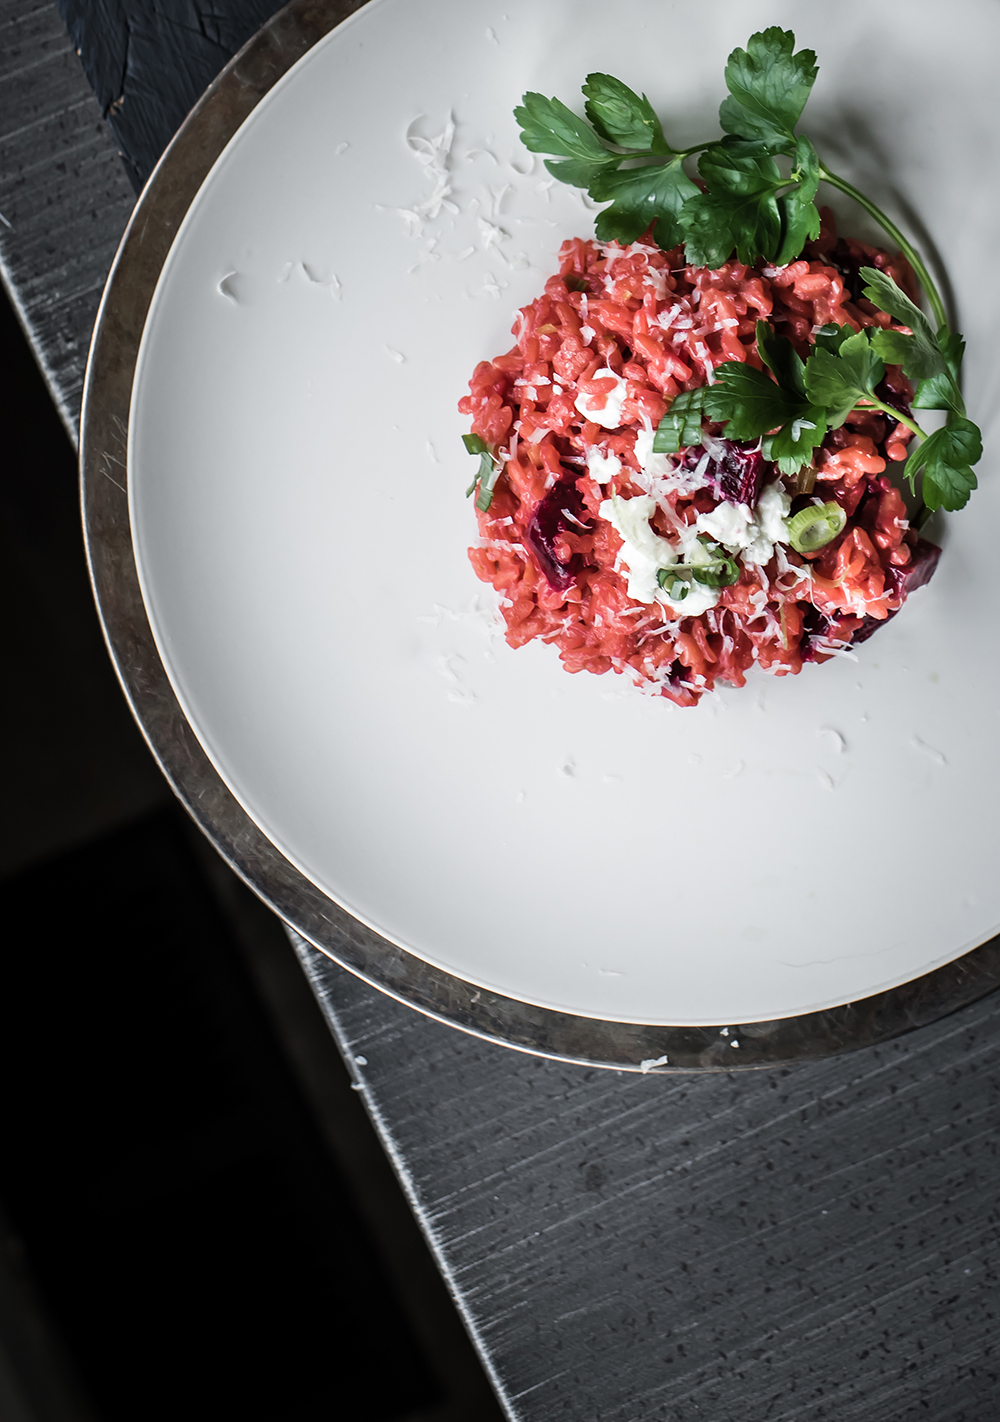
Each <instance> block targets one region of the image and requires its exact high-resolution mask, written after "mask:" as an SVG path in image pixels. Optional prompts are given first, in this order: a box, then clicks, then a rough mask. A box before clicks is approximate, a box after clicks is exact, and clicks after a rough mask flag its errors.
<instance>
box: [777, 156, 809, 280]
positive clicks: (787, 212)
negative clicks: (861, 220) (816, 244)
mask: <svg viewBox="0 0 1000 1422" xmlns="http://www.w3.org/2000/svg"><path fill="white" fill-rule="evenodd" d="M819 173H820V169H819V155H818V154H817V152H816V150H815V148H814V147H813V146H812V144H811V143H810V142H809V140H808V138H800V139H798V140H797V141H796V144H795V166H794V167H793V169H792V173H791V176H792V177H793V178H796V179H797V180H798V186H797V187H794V188H791V189H790V190H789V191H788V192H786V193H782V194H781V196H780V197H779V198H778V211H779V212H780V213H781V224H782V230H783V233H784V235H783V237H782V239H781V246H780V247H779V248H778V252H777V255H776V256H775V258H774V263H775V266H778V267H783V266H786V265H787V264H788V263H789V262H794V261H795V259H796V257H798V256H799V255H800V254H801V252H802V248H803V247H804V246H805V245H806V243H807V242H808V241H810V240H811V239H812V238H813V237H818V236H819V232H820V225H821V224H820V216H819V208H818V207H817V206H816V192H817V190H818V188H819Z"/></svg>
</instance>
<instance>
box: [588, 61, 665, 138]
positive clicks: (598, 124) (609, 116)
mask: <svg viewBox="0 0 1000 1422" xmlns="http://www.w3.org/2000/svg"><path fill="white" fill-rule="evenodd" d="M583 92H584V94H586V96H587V103H586V114H587V117H588V118H589V119H590V122H591V123H592V124H593V125H594V127H595V128H596V130H597V132H598V134H599V135H600V137H601V138H603V139H604V140H605V141H606V142H608V143H614V144H616V145H617V146H618V147H619V148H633V149H635V150H636V151H637V152H640V153H673V152H674V150H673V149H672V148H671V147H670V144H669V143H668V142H667V140H666V139H665V138H664V136H663V129H662V127H661V125H660V120H659V119H658V118H657V116H656V114H655V113H654V111H653V106H652V104H651V103H650V102H649V100H648V99H647V98H646V95H645V94H643V95H642V97H641V98H640V97H639V95H638V94H637V93H635V92H634V90H632V89H630V88H629V87H628V85H627V84H623V83H622V81H621V80H620V79H615V78H613V77H612V76H611V75H610V74H588V75H587V82H586V84H584V86H583Z"/></svg>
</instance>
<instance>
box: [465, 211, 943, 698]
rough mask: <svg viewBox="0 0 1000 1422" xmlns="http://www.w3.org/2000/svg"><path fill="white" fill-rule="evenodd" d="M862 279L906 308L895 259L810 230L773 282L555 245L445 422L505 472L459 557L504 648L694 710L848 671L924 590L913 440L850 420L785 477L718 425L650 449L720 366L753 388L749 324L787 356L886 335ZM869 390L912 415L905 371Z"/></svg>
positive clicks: (645, 255) (896, 428) (619, 251)
mask: <svg viewBox="0 0 1000 1422" xmlns="http://www.w3.org/2000/svg"><path fill="white" fill-rule="evenodd" d="M865 265H867V266H869V267H875V268H878V269H880V270H881V271H884V272H885V273H887V274H888V275H889V276H891V277H892V278H893V279H894V280H895V281H896V282H897V283H898V284H899V285H900V286H901V287H902V288H903V289H904V290H905V291H908V292H910V293H913V294H914V295H915V286H914V282H913V277H912V274H911V272H910V269H909V267H908V265H907V263H906V262H905V260H904V259H903V258H902V257H894V256H891V255H889V254H887V253H885V252H882V251H880V250H878V249H877V248H874V247H869V246H866V245H865V244H863V243H860V242H853V241H849V240H846V239H838V238H837V236H836V233H835V230H834V228H833V223H832V219H831V218H830V217H829V214H827V213H825V212H824V226H823V231H822V233H821V235H820V237H819V238H818V239H817V240H816V241H814V242H812V243H810V244H809V245H808V246H807V248H806V251H805V253H804V254H803V256H802V257H801V259H800V260H798V261H795V262H792V263H790V264H789V265H788V266H784V267H780V268H774V267H771V266H768V265H761V266H757V267H747V266H744V265H741V264H740V263H739V262H737V261H735V260H734V261H730V262H727V263H726V264H725V265H724V266H722V267H719V268H718V269H716V270H709V269H707V268H704V267H693V266H688V265H685V262H684V251H683V248H682V247H680V248H677V249H675V250H674V251H669V252H668V251H661V250H660V248H659V247H657V246H656V245H655V244H654V243H653V241H652V239H651V237H649V236H648V235H647V236H645V237H644V238H643V239H642V240H640V241H637V242H634V243H633V244H632V245H630V246H627V247H622V246H619V245H618V244H617V243H614V242H612V243H608V244H604V243H598V242H594V241H583V240H581V239H574V240H572V241H568V242H565V243H564V244H563V246H562V249H561V251H560V267H559V273H558V275H557V276H553V277H550V278H549V280H548V281H547V282H546V284H545V291H544V294H543V295H541V296H539V297H538V298H537V299H536V300H535V301H533V302H532V303H531V304H530V305H529V306H526V307H524V308H523V309H522V310H521V311H520V312H519V314H518V317H517V321H516V322H515V325H514V328H513V334H514V336H515V345H514V346H513V348H512V349H511V350H509V351H508V352H507V353H506V354H504V355H499V356H497V357H495V358H494V359H493V360H492V361H483V362H481V363H480V365H478V366H477V368H476V371H475V373H474V375H473V377H472V380H471V382H470V391H471V393H470V394H469V395H467V396H466V397H465V398H464V399H463V400H462V401H461V402H460V404H459V409H460V410H461V411H462V413H463V414H466V415H469V416H471V419H472V429H473V432H474V434H475V435H478V436H479V438H480V440H481V441H483V443H484V444H485V446H487V447H488V448H489V450H490V451H491V452H492V453H493V455H494V458H495V460H496V461H497V465H498V467H499V474H498V476H497V477H496V482H495V487H494V489H493V494H492V500H491V501H490V502H489V506H488V508H486V509H485V510H480V511H479V512H478V515H477V516H478V520H479V532H480V540H479V543H478V545H477V546H476V547H475V548H472V549H470V555H469V556H470V558H471V560H472V565H473V568H474V569H475V571H476V574H477V575H478V577H479V578H481V579H482V580H483V581H484V582H487V583H490V584H492V586H493V587H494V588H495V589H496V590H497V592H498V593H499V594H500V607H501V612H502V615H503V618H504V622H505V623H506V636H507V641H508V642H509V643H510V645H511V646H512V647H520V646H523V645H524V644H525V643H526V642H529V641H531V640H533V639H535V638H537V639H539V640H541V641H543V642H549V643H552V644H553V645H554V646H555V647H557V648H558V651H559V656H560V658H561V660H562V662H563V665H564V666H565V668H566V670H567V671H571V672H578V671H589V672H597V673H603V672H608V671H613V672H616V673H618V674H624V675H625V676H627V677H629V678H630V679H631V680H632V681H633V682H635V683H636V685H638V686H639V687H640V688H642V689H644V690H646V691H649V692H652V693H653V694H659V695H663V696H666V697H669V698H670V700H672V701H674V702H676V703H677V704H678V705H680V706H692V705H694V704H695V703H696V702H697V701H698V699H699V698H700V697H701V696H702V695H703V694H704V693H705V692H706V691H711V690H712V689H713V687H714V686H715V684H716V682H717V681H722V682H728V683H729V684H731V685H733V686H743V685H744V683H745V679H746V673H747V671H748V670H749V669H750V668H751V667H752V666H753V665H754V664H755V663H756V664H757V665H758V666H760V667H761V668H763V669H764V670H765V671H769V672H772V673H774V674H776V675H779V676H783V675H786V674H788V673H794V672H799V671H801V670H802V667H803V664H804V663H806V662H824V661H826V660H828V659H829V658H830V657H831V656H835V655H838V654H842V653H843V652H844V651H845V650H846V649H848V648H849V647H850V646H851V644H852V643H854V644H856V643H859V642H861V641H863V640H864V639H865V638H867V637H868V636H870V635H871V633H872V632H873V631H874V630H876V629H877V628H878V627H879V626H881V625H882V624H883V623H884V622H885V621H886V620H887V619H888V618H890V617H892V616H893V615H894V613H896V612H897V611H898V610H899V608H900V607H901V606H902V604H903V602H904V600H905V599H906V596H907V594H908V593H909V592H912V591H913V589H914V588H915V587H919V586H920V585H921V584H922V583H925V582H926V581H927V580H928V579H929V577H930V576H931V574H932V573H933V571H934V568H935V566H936V563H937V558H938V554H939V550H938V549H937V548H936V547H935V546H934V545H933V544H931V543H928V542H927V541H926V540H925V539H923V538H920V537H918V535H917V534H916V532H915V531H914V530H913V529H911V528H910V527H909V525H908V522H907V512H906V508H905V506H904V503H903V500H902V498H901V496H900V493H899V491H898V490H897V488H896V487H895V485H894V484H893V482H892V480H891V479H890V478H889V477H888V474H887V469H888V466H889V465H890V464H892V463H894V462H897V461H899V460H902V459H903V458H905V455H906V444H907V441H908V440H909V439H910V433H909V431H908V430H907V429H906V428H905V427H904V426H903V425H901V424H896V423H895V422H894V421H893V420H892V419H890V418H889V417H887V416H886V415H884V414H883V413H881V412H879V411H875V410H855V411H854V412H853V413H852V414H851V415H849V416H848V418H847V420H846V423H844V424H843V425H842V426H841V427H840V428H838V429H834V430H832V431H830V432H829V433H828V434H827V436H826V438H825V440H824V442H823V444H822V445H821V446H820V447H819V448H818V449H817V450H816V457H815V460H814V463H813V466H812V467H810V468H806V469H803V470H801V471H800V472H799V474H798V475H795V476H782V475H781V474H780V473H779V471H778V468H777V465H776V464H772V463H770V462H769V461H768V460H766V459H765V458H764V457H763V454H762V451H761V447H760V445H761V442H760V441H757V442H756V443H754V444H750V443H742V444H741V443H738V442H736V441H733V440H727V439H726V438H725V430H724V427H723V426H720V425H714V426H713V425H711V424H709V425H706V426H705V427H704V429H703V431H702V436H701V442H700V443H698V444H695V445H692V446H689V447H687V448H680V449H679V450H678V451H677V452H676V453H658V452H656V451H654V449H653V443H654V438H655V431H656V429H657V426H658V424H659V422H660V421H661V420H662V419H663V417H664V415H665V414H666V412H667V410H668V409H669V408H670V405H671V402H672V401H673V400H674V399H675V397H676V396H677V395H678V394H679V393H681V392H683V391H690V390H694V389H696V388H698V387H700V386H703V385H705V384H711V383H712V381H713V372H714V370H715V368H716V367H717V366H719V365H721V364H722V363H723V362H726V361H741V362H746V363H748V364H749V365H751V366H754V367H756V368H757V369H762V368H763V363H762V361H761V359H760V356H759V355H758V351H757V344H756V339H755V328H756V323H757V321H758V320H763V321H765V322H767V323H768V325H769V326H770V327H771V328H772V329H773V330H774V331H775V332H777V333H779V334H780V335H782V336H785V337H787V338H788V339H789V340H790V341H791V342H792V344H793V346H794V347H795V348H796V350H797V352H798V354H799V355H800V356H802V357H805V356H807V355H808V352H809V350H810V348H811V346H812V344H813V342H814V340H815V333H816V331H817V330H818V329H819V328H821V327H823V326H828V325H830V324H831V323H832V324H834V325H836V326H840V327H843V326H845V325H847V326H851V327H853V328H854V329H855V330H858V329H861V328H862V327H866V326H875V325H881V326H890V325H894V324H897V323H893V322H892V321H891V320H890V317H889V316H888V315H887V314H886V313H884V312H882V311H879V310H877V309H876V308H875V307H874V306H873V305H872V304H871V303H870V302H869V301H868V300H866V299H865V297H864V296H863V295H861V285H862V283H861V282H860V281H859V279H858V269H859V268H860V267H861V266H865ZM901 329H905V328H901ZM883 384H884V388H885V392H886V393H885V394H884V395H882V397H881V398H883V399H884V400H886V401H887V402H891V403H892V404H893V405H895V406H896V407H897V408H899V409H901V410H903V411H907V412H908V410H909V401H910V400H911V399H912V390H911V388H910V386H909V384H908V382H907V381H906V379H905V378H904V377H903V375H902V373H901V372H900V370H899V368H898V367H895V366H888V367H887V370H886V374H885V379H884V382H883ZM813 515H815V519H816V520H818V521H820V522H821V521H822V520H824V519H825V520H826V526H827V527H828V528H829V529H832V530H834V532H832V533H829V532H828V533H827V534H826V535H824V541H822V544H821V546H815V547H811V546H810V540H809V538H808V536H803V537H796V530H801V529H805V530H806V532H807V533H808V528H809V522H810V520H811V519H812V518H813ZM814 541H815V542H816V543H817V544H818V542H819V540H814ZM692 568H693V570H694V574H695V578H694V579H692V577H691V570H692ZM700 569H707V570H709V571H704V572H702V577H703V578H704V579H705V580H704V581H702V580H700V579H699V578H698V574H699V570H700ZM712 570H714V575H713V572H712ZM720 570H721V571H720Z"/></svg>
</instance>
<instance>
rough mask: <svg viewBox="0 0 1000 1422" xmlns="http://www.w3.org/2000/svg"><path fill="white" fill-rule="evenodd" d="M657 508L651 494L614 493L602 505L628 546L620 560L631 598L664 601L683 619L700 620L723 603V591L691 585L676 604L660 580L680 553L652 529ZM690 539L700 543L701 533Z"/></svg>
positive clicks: (604, 516) (608, 520)
mask: <svg viewBox="0 0 1000 1422" xmlns="http://www.w3.org/2000/svg"><path fill="white" fill-rule="evenodd" d="M655 509H656V500H655V499H653V498H651V497H650V496H649V495H648V494H639V495H637V496H636V497H635V498H632V499H623V498H621V497H620V496H619V495H617V494H613V495H612V496H611V498H610V499H605V500H604V502H603V503H602V504H601V507H600V509H599V513H600V515H601V518H603V519H605V520H606V521H607V522H608V523H610V525H611V527H612V528H613V529H614V530H615V532H616V533H617V534H618V535H619V537H620V538H621V539H622V541H623V543H624V547H623V548H622V550H621V553H620V554H619V555H618V556H619V561H620V562H621V563H622V564H623V565H624V566H625V567H626V568H627V569H628V595H629V597H631V598H634V599H635V601H636V602H660V603H663V604H664V606H666V607H669V608H670V609H671V610H672V611H674V612H676V613H677V614H678V615H679V616H681V617H697V616H698V615H699V614H700V613H702V612H707V611H708V609H709V608H710V607H714V606H715V604H716V603H717V602H718V601H719V589H718V588H710V587H707V586H706V585H705V584H704V583H699V582H694V581H692V582H689V583H686V584H685V586H686V587H687V589H688V592H687V596H686V597H684V598H679V599H678V600H677V601H676V602H675V601H674V600H673V599H672V598H671V597H670V595H669V593H667V592H666V590H665V589H664V588H661V587H660V585H659V583H658V581H657V576H656V575H657V573H658V572H659V571H660V569H661V568H669V567H670V566H671V565H672V564H673V563H676V562H677V561H678V558H677V554H678V551H680V550H679V549H678V548H675V547H674V545H673V544H672V543H670V542H669V541H668V540H667V539H666V538H661V537H660V535H659V534H658V533H656V532H655V531H654V529H653V528H652V527H651V526H650V522H649V520H650V519H651V518H652V516H653V513H654V511H655ZM692 534H693V537H692V538H691V539H690V540H686V541H690V542H691V544H692V551H693V546H694V545H697V547H698V548H699V549H700V547H701V545H700V544H698V543H697V534H696V533H695V532H694V530H692Z"/></svg>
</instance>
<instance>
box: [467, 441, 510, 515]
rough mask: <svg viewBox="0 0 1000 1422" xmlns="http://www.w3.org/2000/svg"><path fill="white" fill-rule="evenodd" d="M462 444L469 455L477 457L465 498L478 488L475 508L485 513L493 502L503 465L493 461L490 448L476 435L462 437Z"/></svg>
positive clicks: (469, 496) (496, 460) (497, 460)
mask: <svg viewBox="0 0 1000 1422" xmlns="http://www.w3.org/2000/svg"><path fill="white" fill-rule="evenodd" d="M462 443H463V444H464V445H465V447H466V449H467V450H468V451H469V453H470V454H478V455H479V468H478V469H477V470H476V477H475V478H474V479H473V481H472V483H471V484H470V485H469V487H468V488H467V489H466V491H465V497H466V498H467V499H468V498H471V497H472V495H473V494H474V493H475V492H476V486H477V485H478V486H479V493H478V494H477V495H476V508H477V509H479V511H480V512H481V513H486V511H487V510H488V509H489V506H490V504H491V503H492V502H493V490H494V488H495V487H496V482H497V480H498V479H499V477H500V470H501V469H502V468H503V465H502V464H501V463H500V461H499V459H495V458H494V457H493V455H492V454H491V453H490V447H489V445H488V444H487V443H486V441H485V440H484V439H481V438H480V436H479V435H477V434H467V435H463V436H462Z"/></svg>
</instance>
